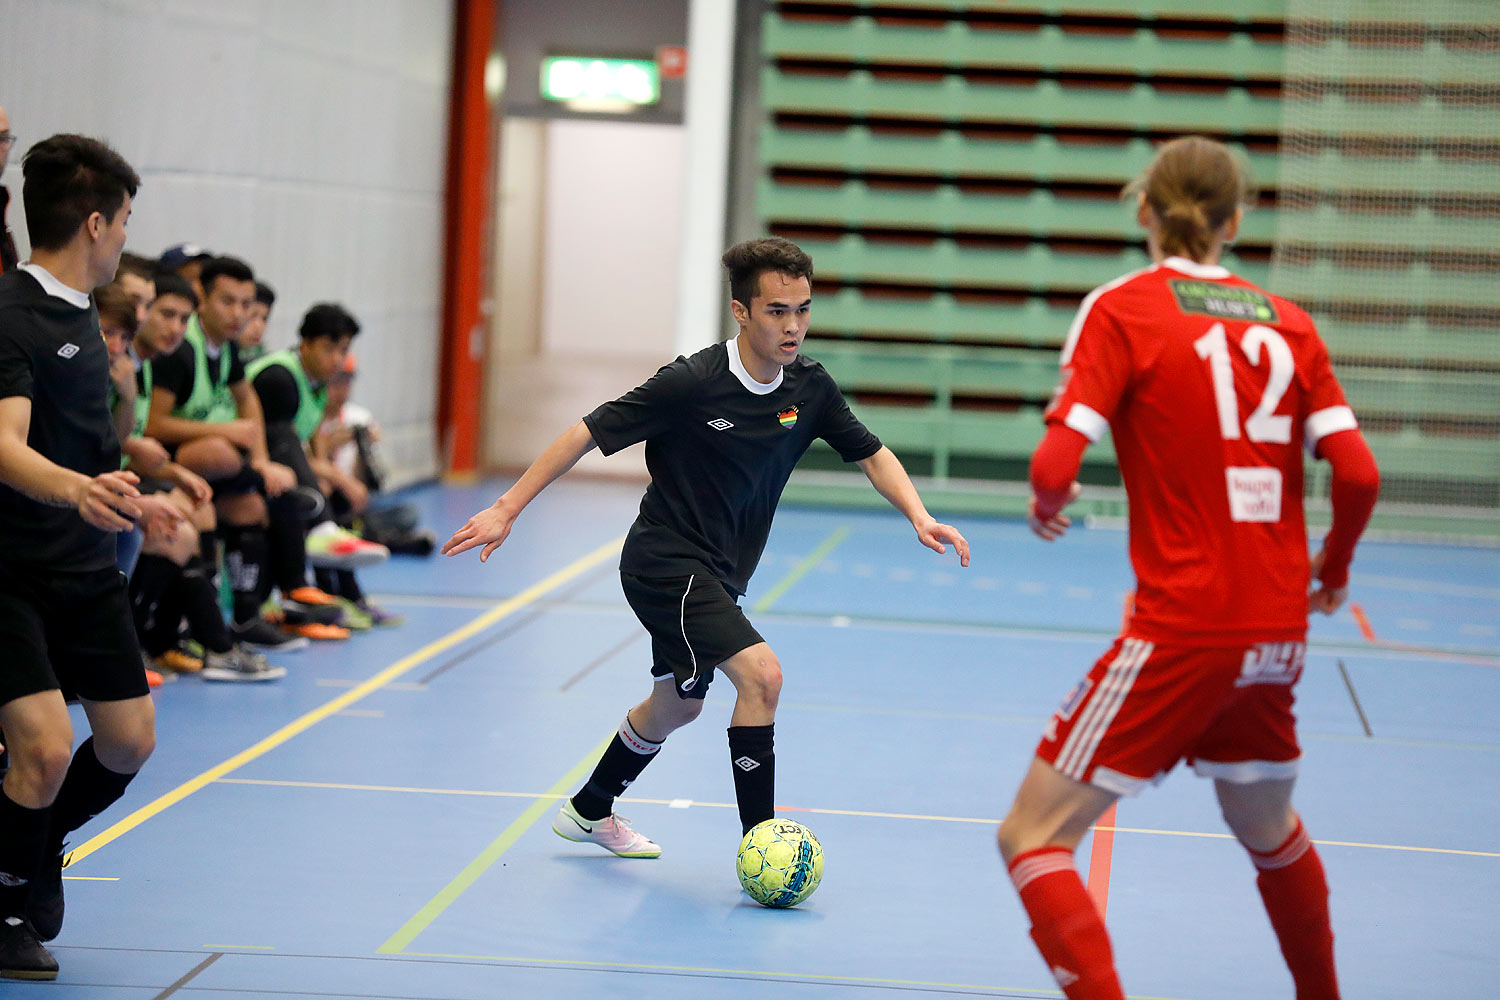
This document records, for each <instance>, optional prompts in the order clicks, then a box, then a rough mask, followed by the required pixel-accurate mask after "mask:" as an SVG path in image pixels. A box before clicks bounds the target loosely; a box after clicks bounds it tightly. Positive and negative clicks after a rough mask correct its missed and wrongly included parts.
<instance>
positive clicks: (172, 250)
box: [157, 243, 213, 272]
mask: <svg viewBox="0 0 1500 1000" xmlns="http://www.w3.org/2000/svg"><path fill="white" fill-rule="evenodd" d="M212 257H213V254H211V253H209V252H208V251H207V250H205V249H203V248H202V247H200V246H199V245H198V244H196V243H178V244H177V245H175V246H170V247H167V248H166V249H165V250H163V251H162V252H161V257H160V259H158V261H157V263H158V264H160V265H161V268H162V270H164V271H173V272H175V271H176V270H177V269H178V268H179V267H181V266H182V265H184V264H186V263H188V262H189V261H194V260H208V259H210V258H212Z"/></svg>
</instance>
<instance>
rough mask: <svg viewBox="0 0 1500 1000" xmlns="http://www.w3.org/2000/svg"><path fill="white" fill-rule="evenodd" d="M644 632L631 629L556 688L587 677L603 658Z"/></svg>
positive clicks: (618, 650)
mask: <svg viewBox="0 0 1500 1000" xmlns="http://www.w3.org/2000/svg"><path fill="white" fill-rule="evenodd" d="M645 634H646V633H645V632H643V631H642V630H640V629H631V630H630V634H629V635H627V636H626V637H625V638H623V639H621V640H620V641H619V642H617V643H615V644H614V645H613V646H611V647H609V649H607V650H605V651H604V652H603V653H601V654H600V655H599V656H597V657H595V658H594V659H593V661H592V662H590V663H589V664H588V665H587V666H586V667H584V668H583V669H582V670H580V671H578V673H576V674H574V675H573V676H572V677H569V678H568V679H567V680H566V681H564V682H563V686H562V687H560V688H558V690H559V691H566V690H567V689H568V688H570V687H572V686H573V685H574V684H577V683H578V682H579V681H581V680H583V679H584V678H585V677H587V676H588V675H589V672H590V671H592V670H593V669H594V668H595V667H597V666H599V664H601V663H603V662H604V661H605V660H608V659H609V658H610V657H612V656H614V655H615V654H616V653H618V652H620V651H621V650H623V649H624V648H625V647H626V646H629V645H630V644H631V643H633V642H637V641H639V640H640V639H642V638H643V637H644V636H645Z"/></svg>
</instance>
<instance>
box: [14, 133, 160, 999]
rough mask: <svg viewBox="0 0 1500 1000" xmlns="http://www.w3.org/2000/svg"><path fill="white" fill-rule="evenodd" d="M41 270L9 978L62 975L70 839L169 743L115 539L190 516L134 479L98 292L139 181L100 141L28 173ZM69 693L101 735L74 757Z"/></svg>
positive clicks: (21, 583)
mask: <svg viewBox="0 0 1500 1000" xmlns="http://www.w3.org/2000/svg"><path fill="white" fill-rule="evenodd" d="M22 176H23V178H24V181H23V187H22V194H21V198H22V202H23V204H24V205H25V209H26V225H27V230H28V231H29V234H30V237H31V259H30V261H28V262H27V263H25V264H22V265H21V266H20V268H19V269H17V270H15V271H8V272H6V273H5V274H3V275H0V729H3V730H4V732H5V742H6V744H7V749H8V750H9V752H10V761H11V763H10V770H9V771H8V772H7V773H6V775H5V779H4V782H3V783H0V977H7V978H15V979H56V978H57V961H56V960H55V959H54V958H53V957H52V955H51V954H50V953H49V952H48V951H47V949H46V948H45V947H44V946H43V945H42V941H50V940H51V939H52V938H54V937H56V936H57V934H58V931H59V930H60V929H61V927H62V920H63V892H62V843H63V839H64V838H65V837H66V836H67V835H68V834H69V833H71V832H72V831H74V830H76V829H77V828H78V827H80V826H82V825H83V824H84V823H86V822H87V821H88V820H89V819H91V818H93V817H94V816H96V815H98V814H99V813H100V812H103V811H104V810H105V809H106V808H108V807H109V806H110V804H112V803H113V802H115V801H116V800H117V799H119V798H120V796H121V795H123V794H124V793H125V788H126V786H127V785H129V784H130V781H131V779H132V778H133V777H135V773H136V772H137V771H138V770H139V769H140V767H141V765H142V764H144V763H145V761H146V758H147V757H149V756H150V755H151V751H152V750H153V749H154V748H155V745H156V725H155V718H156V716H155V710H154V708H153V706H152V704H151V697H150V695H149V693H148V689H147V687H146V674H145V669H144V668H143V666H142V664H141V653H140V648H139V647H138V646H137V645H136V639H135V629H134V628H133V627H132V626H131V621H130V605H129V603H128V601H127V599H126V595H125V579H124V577H123V576H121V574H120V572H119V570H118V569H117V568H116V566H115V539H114V535H115V532H118V531H124V530H126V529H128V528H129V527H130V526H131V523H132V522H141V523H144V524H145V525H146V526H147V527H148V530H150V529H154V528H155V527H157V526H158V525H163V524H168V525H169V524H175V523H179V522H181V520H182V513H181V512H180V511H179V510H178V509H177V508H176V507H174V506H173V505H172V504H171V503H169V502H168V501H167V500H165V499H163V498H159V497H143V496H141V495H140V493H139V492H138V491H137V489H136V486H135V483H136V477H135V475H134V474H133V473H129V472H122V471H120V445H119V439H118V437H117V435H116V433H115V428H114V424H113V421H112V418H111V415H110V412H109V408H108V406H107V405H106V401H105V384H106V382H107V380H108V378H109V357H108V352H107V350H106V348H105V346H104V340H103V338H102V337H101V336H100V333H99V319H98V315H97V314H96V313H95V311H94V308H93V306H92V304H91V303H90V301H89V291H90V290H92V289H94V288H97V287H98V286H100V285H103V284H106V283H107V282H109V281H110V280H111V279H112V278H113V277H114V274H115V265H116V263H117V262H118V260H119V258H120V251H121V249H122V248H123V247H124V245H125V223H126V220H127V219H128V218H129V216H130V203H131V198H132V197H133V196H134V194H135V191H136V188H137V187H138V186H139V184H140V179H139V178H138V177H137V176H136V173H135V171H134V170H132V169H131V167H130V165H129V164H128V163H126V162H125V160H124V158H122V157H121V156H120V155H119V154H118V153H116V152H115V151H114V150H112V149H110V148H109V147H108V146H106V145H104V144H103V143H101V142H98V141H97V140H94V139H89V138H85V137H84V136H79V135H56V136H53V137H51V138H50V139H45V140H43V141H42V142H39V143H37V144H36V145H35V146H33V147H31V149H30V151H29V152H27V154H26V160H25V163H24V165H23V167H22ZM63 689H67V691H68V692H69V693H70V694H76V695H77V696H78V697H79V699H80V701H81V702H82V705H83V712H84V715H85V716H87V718H88V721H89V728H90V729H91V730H92V735H91V736H90V737H89V738H88V739H86V740H84V741H83V743H82V745H80V746H79V747H78V751H77V753H76V754H74V755H73V758H72V763H71V764H69V762H68V754H69V751H70V749H71V747H72V743H73V723H72V720H71V718H70V716H69V713H68V707H67V705H66V703H65V702H64V700H63Z"/></svg>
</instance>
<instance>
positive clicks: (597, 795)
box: [573, 713, 661, 819]
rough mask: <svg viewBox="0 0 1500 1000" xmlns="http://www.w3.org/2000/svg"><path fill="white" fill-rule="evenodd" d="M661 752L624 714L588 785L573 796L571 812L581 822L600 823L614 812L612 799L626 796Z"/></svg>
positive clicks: (656, 744)
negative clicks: (639, 732) (636, 729)
mask: <svg viewBox="0 0 1500 1000" xmlns="http://www.w3.org/2000/svg"><path fill="white" fill-rule="evenodd" d="M660 749H661V744H660V743H653V742H651V741H650V740H648V739H645V738H644V737H642V736H641V735H640V734H638V733H637V732H636V731H635V727H634V726H632V725H631V724H630V715H629V714H628V713H627V714H626V716H625V721H624V722H622V723H620V731H619V732H617V733H615V738H614V739H613V740H610V742H609V747H608V748H607V749H606V750H605V751H604V756H603V757H600V758H599V763H598V764H596V765H594V773H593V774H592V775H590V776H589V780H588V783H587V784H585V785H584V786H583V788H582V789H581V790H580V791H579V792H578V794H577V795H575V796H573V808H574V809H577V810H578V815H580V816H582V817H583V818H584V819H603V818H604V817H606V816H608V815H609V814H610V813H612V812H614V809H615V799H616V798H618V797H619V796H621V795H623V794H625V789H626V788H627V787H629V785H630V783H631V782H632V781H634V780H635V779H636V778H639V777H640V776H641V772H642V771H644V770H645V769H646V765H647V764H649V763H651V761H652V759H653V758H655V757H656V752H657V751H658V750H660Z"/></svg>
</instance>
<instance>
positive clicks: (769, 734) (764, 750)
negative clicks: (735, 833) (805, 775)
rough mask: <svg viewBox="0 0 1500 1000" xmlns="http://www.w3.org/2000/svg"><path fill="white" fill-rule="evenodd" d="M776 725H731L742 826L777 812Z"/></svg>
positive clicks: (747, 831)
mask: <svg viewBox="0 0 1500 1000" xmlns="http://www.w3.org/2000/svg"><path fill="white" fill-rule="evenodd" d="M775 745H776V724H775V723H774V722H773V723H772V724H771V725H769V726H730V727H729V759H730V761H731V762H732V763H733V764H734V798H735V801H736V802H738V803H739V806H740V826H742V827H744V832H746V833H749V832H750V828H751V827H752V826H754V825H755V824H757V823H760V822H763V821H765V820H768V819H770V818H771V817H772V816H774V815H776V805H775V800H776V750H775Z"/></svg>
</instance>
